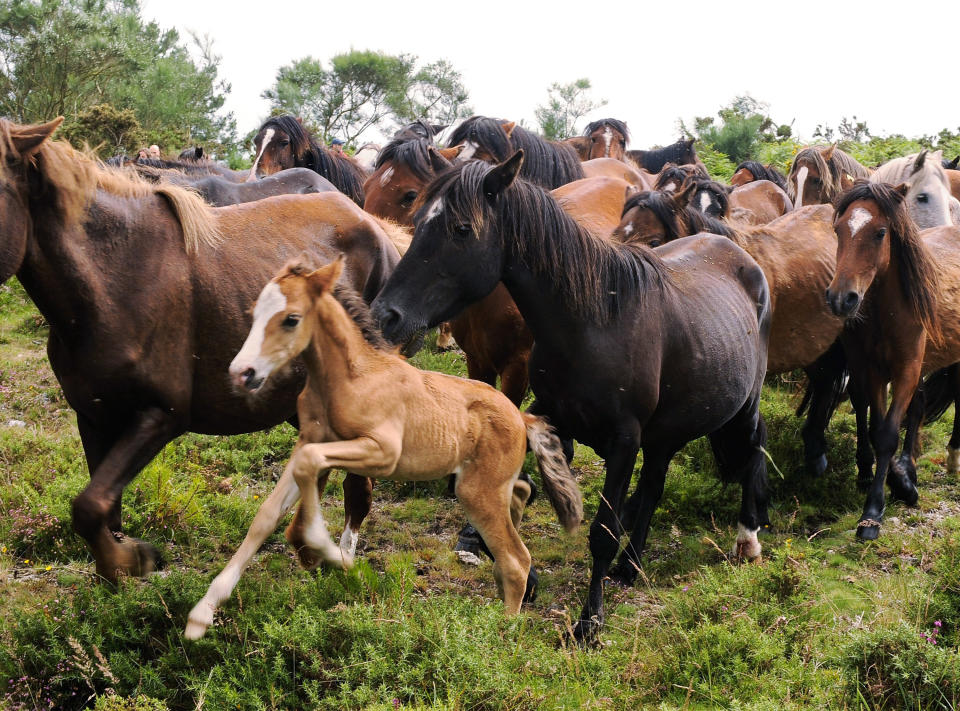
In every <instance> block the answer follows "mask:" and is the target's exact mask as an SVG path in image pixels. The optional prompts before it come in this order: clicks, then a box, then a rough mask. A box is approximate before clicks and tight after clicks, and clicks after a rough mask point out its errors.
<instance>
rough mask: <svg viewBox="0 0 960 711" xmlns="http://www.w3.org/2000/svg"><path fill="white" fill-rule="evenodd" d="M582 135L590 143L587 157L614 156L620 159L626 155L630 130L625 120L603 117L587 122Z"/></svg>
mask: <svg viewBox="0 0 960 711" xmlns="http://www.w3.org/2000/svg"><path fill="white" fill-rule="evenodd" d="M583 137H584V138H586V139H587V140H588V141H589V144H590V151H589V152H588V153H587V159H590V158H614V159H616V160H621V161H622V160H623V159H624V156H625V155H626V150H627V142H628V141H629V140H630V131H629V130H628V129H627V124H626V122H625V121H621V120H620V119H615V118H605V119H600V120H599V121H591V122H590V123H588V124H587V127H586V128H585V129H584V130H583Z"/></svg>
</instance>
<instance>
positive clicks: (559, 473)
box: [522, 413, 583, 531]
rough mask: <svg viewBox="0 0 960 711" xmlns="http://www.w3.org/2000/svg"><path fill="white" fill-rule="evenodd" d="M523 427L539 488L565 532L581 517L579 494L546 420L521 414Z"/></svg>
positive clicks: (580, 498)
mask: <svg viewBox="0 0 960 711" xmlns="http://www.w3.org/2000/svg"><path fill="white" fill-rule="evenodd" d="M522 415H523V424H524V425H525V426H526V428H527V443H528V444H529V445H530V450H531V451H532V452H533V454H534V456H536V458H537V465H538V466H539V467H540V476H541V477H542V478H543V488H544V490H545V491H546V492H547V498H548V499H550V504H551V505H552V506H553V510H554V511H556V512H557V518H559V519H560V523H561V525H562V526H563V527H564V528H565V529H566V530H567V531H574V530H576V528H577V526H579V525H580V520H581V519H582V518H583V496H582V495H581V494H580V487H579V486H577V481H576V479H574V478H573V473H572V472H571V471H570V465H569V464H567V458H566V457H565V456H564V455H563V446H562V445H561V444H560V439H559V438H558V437H557V435H556V434H555V433H554V431H553V428H552V427H550V425H549V424H547V421H546V420H544V419H542V418H540V417H537V416H535V415H530V414H528V413H522Z"/></svg>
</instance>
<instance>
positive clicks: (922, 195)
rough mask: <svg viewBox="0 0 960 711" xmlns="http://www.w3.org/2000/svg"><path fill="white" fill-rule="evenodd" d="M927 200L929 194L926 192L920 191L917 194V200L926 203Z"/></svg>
mask: <svg viewBox="0 0 960 711" xmlns="http://www.w3.org/2000/svg"><path fill="white" fill-rule="evenodd" d="M929 200H930V196H929V195H927V194H926V193H920V194H919V195H917V202H922V203H926V202H928V201H929Z"/></svg>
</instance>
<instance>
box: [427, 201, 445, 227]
mask: <svg viewBox="0 0 960 711" xmlns="http://www.w3.org/2000/svg"><path fill="white" fill-rule="evenodd" d="M441 212H443V201H442V200H441V199H440V198H437V199H436V200H434V201H433V202H432V203H430V207H429V208H427V212H426V214H425V215H424V216H423V221H424V222H430V220H432V219H433V218H434V217H436V216H437V215H439V214H440V213H441Z"/></svg>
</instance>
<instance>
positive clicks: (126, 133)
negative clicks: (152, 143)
mask: <svg viewBox="0 0 960 711" xmlns="http://www.w3.org/2000/svg"><path fill="white" fill-rule="evenodd" d="M60 132H61V134H62V135H63V136H64V138H66V139H67V140H68V141H70V142H71V143H73V144H74V145H80V144H83V143H86V144H87V145H88V146H90V147H91V148H94V149H99V150H100V154H101V155H104V156H112V155H116V154H120V153H134V152H136V150H137V148H139V147H141V146H143V145H144V144H146V143H147V141H146V139H145V136H144V133H143V129H142V128H141V126H140V122H139V121H138V120H137V116H136V114H135V113H134V112H133V110H132V109H117V108H115V107H113V106H111V105H110V104H96V105H94V106H91V107H90V108H87V109H83V110H82V111H80V112H79V113H77V115H76V116H75V117H74V118H73V119H71V120H70V121H69V122H67V123H66V124H64V126H63V128H62V129H61V130H60Z"/></svg>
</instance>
